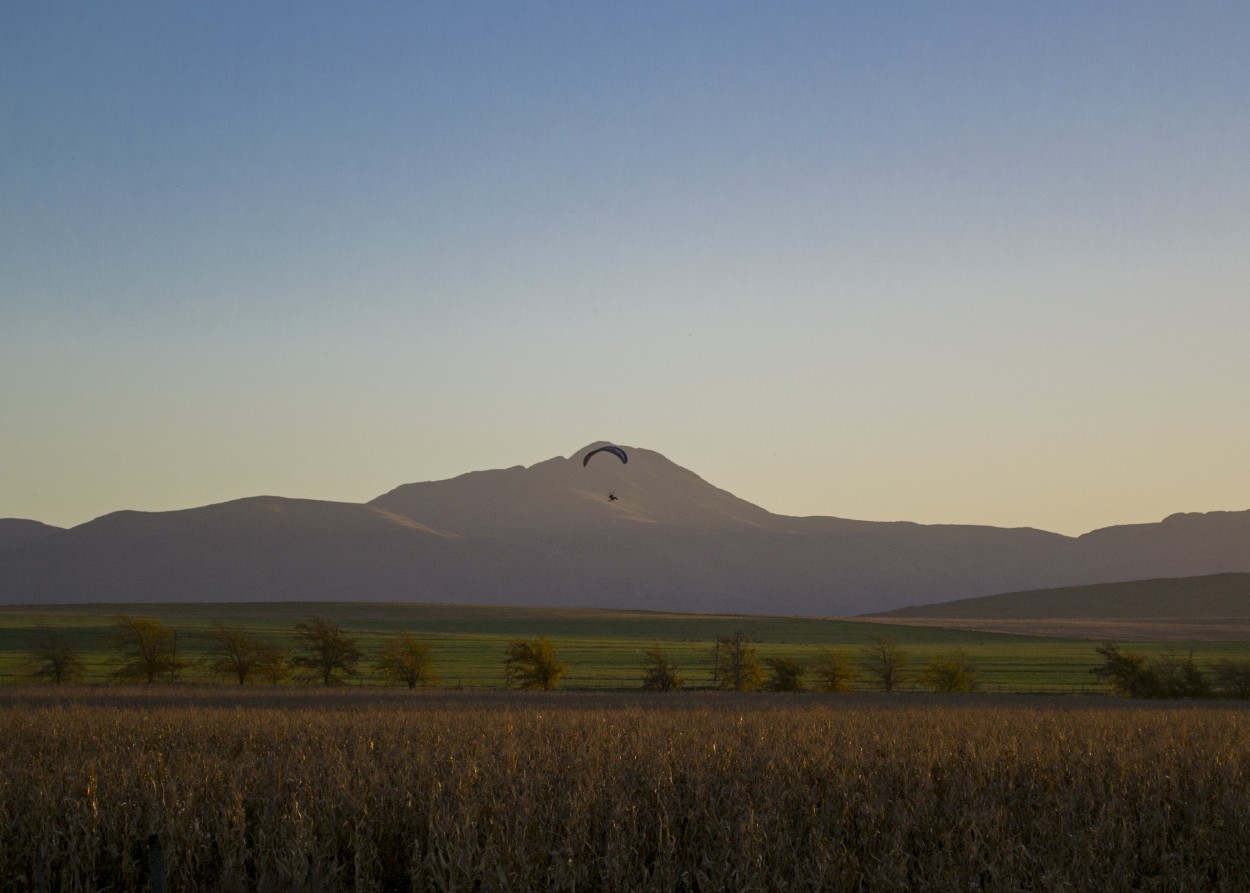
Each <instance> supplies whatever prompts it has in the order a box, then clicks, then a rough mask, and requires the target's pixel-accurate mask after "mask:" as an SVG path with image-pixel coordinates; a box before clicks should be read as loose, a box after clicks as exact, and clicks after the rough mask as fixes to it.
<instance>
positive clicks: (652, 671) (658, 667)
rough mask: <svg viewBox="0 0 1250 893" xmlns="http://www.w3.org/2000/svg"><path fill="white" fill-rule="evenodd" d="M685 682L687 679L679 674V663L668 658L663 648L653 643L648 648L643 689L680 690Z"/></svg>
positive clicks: (643, 675)
mask: <svg viewBox="0 0 1250 893" xmlns="http://www.w3.org/2000/svg"><path fill="white" fill-rule="evenodd" d="M685 684H686V680H684V679H682V678H681V676H680V675H678V670H677V665H676V664H675V663H672V662H671V661H670V660H669V659H668V655H666V654H665V653H664V649H663V648H661V647H660V646H659V645H652V646H651V647H650V648H648V649H647V656H646V663H645V664H644V668H643V674H642V690H643V691H678V690H680V689H681V688H682V686H684V685H685Z"/></svg>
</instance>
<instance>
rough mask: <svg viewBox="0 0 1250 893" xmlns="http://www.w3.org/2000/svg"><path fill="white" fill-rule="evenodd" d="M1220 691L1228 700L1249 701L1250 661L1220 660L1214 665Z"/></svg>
mask: <svg viewBox="0 0 1250 893" xmlns="http://www.w3.org/2000/svg"><path fill="white" fill-rule="evenodd" d="M1215 680H1216V682H1217V683H1219V686H1220V691H1221V692H1223V693H1224V694H1225V695H1227V696H1228V697H1230V698H1239V699H1241V700H1243V701H1244V700H1246V699H1250V660H1228V659H1225V660H1222V661H1220V662H1219V663H1218V664H1216V665H1215Z"/></svg>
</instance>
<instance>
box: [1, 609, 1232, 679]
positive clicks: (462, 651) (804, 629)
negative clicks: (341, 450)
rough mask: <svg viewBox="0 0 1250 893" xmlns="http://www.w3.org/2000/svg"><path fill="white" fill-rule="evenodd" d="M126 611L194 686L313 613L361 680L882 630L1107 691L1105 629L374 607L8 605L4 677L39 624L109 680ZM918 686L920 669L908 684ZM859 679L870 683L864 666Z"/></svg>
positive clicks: (622, 666) (793, 643)
mask: <svg viewBox="0 0 1250 893" xmlns="http://www.w3.org/2000/svg"><path fill="white" fill-rule="evenodd" d="M119 614H129V615H132V616H143V617H152V618H156V619H158V620H160V621H161V622H163V623H165V624H167V625H168V626H169V627H171V628H172V629H174V630H176V631H177V632H178V633H179V639H178V648H179V655H180V656H181V657H183V658H185V659H187V660H189V661H190V666H188V667H187V669H186V670H185V671H184V672H183V673H182V675H181V677H180V679H181V680H182V681H183V682H189V683H211V682H217V681H221V680H220V677H214V676H212V675H211V673H210V671H209V670H208V668H207V658H208V657H209V642H208V639H207V638H206V633H208V632H209V631H211V630H212V629H213V628H214V626H215V625H216V624H218V623H221V622H230V623H233V624H237V625H239V626H241V627H243V628H244V629H246V630H247V631H248V632H249V633H250V634H253V635H255V636H257V637H260V638H263V639H266V640H269V641H272V642H275V643H278V644H280V645H283V646H286V647H288V648H290V647H292V645H293V639H292V633H293V632H294V629H295V626H296V624H298V623H300V622H301V621H304V620H307V619H308V618H309V617H310V616H311V615H313V614H317V615H322V616H325V617H328V618H330V619H331V620H333V621H334V622H336V623H338V624H340V625H342V626H343V627H344V628H345V629H346V630H348V631H349V632H350V633H351V634H352V635H353V636H354V637H356V638H357V639H358V641H359V643H360V645H361V647H362V650H363V651H364V652H365V654H366V659H365V660H364V661H362V664H361V670H362V673H361V675H360V676H359V677H357V678H356V680H355V681H356V682H358V683H362V684H376V683H377V682H378V679H377V678H376V676H375V675H374V674H373V673H372V669H371V667H372V663H371V658H372V655H373V654H375V653H376V652H377V650H378V648H379V647H380V645H381V642H382V640H383V639H384V638H385V637H386V636H389V635H394V634H396V633H398V632H400V631H404V630H407V631H410V632H412V633H413V634H414V635H416V636H417V637H418V638H419V639H421V640H423V641H426V642H428V643H429V644H430V646H431V649H432V652H433V657H434V663H435V668H436V670H437V671H438V673H439V675H440V676H441V677H442V680H443V684H444V685H445V686H447V687H451V688H469V689H481V688H499V687H502V686H503V685H504V676H503V660H504V651H505V648H506V647H507V644H508V643H509V642H510V641H512V640H513V639H516V638H521V637H531V636H540V635H541V636H546V637H548V638H550V639H551V640H552V641H553V642H554V643H555V645H556V648H557V651H558V655H559V658H560V659H561V660H562V661H564V662H566V663H567V664H568V673H567V675H566V676H565V677H564V679H563V681H562V682H561V687H562V688H567V689H573V690H593V691H624V690H631V689H637V688H638V687H639V685H640V679H641V674H642V663H643V656H644V654H645V652H646V650H647V648H649V647H650V646H652V645H655V644H659V645H661V646H662V647H663V648H664V649H665V651H666V653H667V654H668V655H669V657H670V658H671V659H672V660H673V661H675V662H676V663H677V665H678V667H679V669H680V670H681V673H682V675H683V676H684V678H685V680H686V684H687V686H688V687H691V688H698V687H702V686H705V685H707V684H708V682H709V681H710V670H711V659H710V650H711V645H712V643H713V641H714V640H715V639H716V637H718V636H732V635H734V634H735V633H737V632H743V633H746V634H748V635H751V636H754V638H755V644H756V647H757V649H758V652H759V656H760V657H761V659H763V658H769V657H792V658H796V659H798V660H802V661H808V662H810V661H814V660H816V659H817V658H819V657H820V656H821V655H823V654H827V653H828V652H829V651H830V650H832V649H837V650H840V651H842V652H843V653H845V654H846V655H847V657H848V658H849V659H850V661H851V663H852V664H853V665H855V664H857V663H858V662H860V661H861V660H862V649H863V647H864V646H865V645H866V644H868V643H869V642H870V641H871V640H872V638H873V637H874V636H887V637H892V638H896V639H897V640H898V641H899V643H900V645H901V646H902V647H903V648H904V649H905V650H906V651H907V653H908V655H909V657H910V661H911V665H912V667H913V668H914V669H918V668H919V667H921V666H922V665H923V664H924V663H925V662H926V661H927V660H929V659H931V658H932V657H934V656H937V655H941V654H944V653H949V652H950V651H951V650H953V649H954V648H961V649H963V650H964V652H966V653H967V654H968V655H969V656H970V657H971V658H972V659H973V660H974V661H975V662H976V664H977V667H978V669H979V671H980V681H979V686H980V688H981V689H982V690H984V691H990V692H1067V693H1080V692H1087V691H1100V690H1103V689H1102V686H1100V685H1099V684H1098V683H1097V680H1095V679H1094V678H1093V677H1092V676H1091V675H1090V673H1089V669H1090V667H1091V666H1093V665H1094V664H1095V663H1096V662H1097V660H1096V655H1095V654H1094V650H1093V646H1094V644H1095V643H1096V642H1097V641H1098V640H1097V639H1095V640H1084V639H1081V638H1077V637H1073V638H1068V639H1062V638H1054V637H1045V636H1028V635H1008V634H1004V633H1003V632H977V631H968V630H959V629H942V628H927V627H918V626H902V625H888V624H878V623H868V622H864V621H847V620H837V619H829V618H794V617H755V616H736V615H714V614H664V613H653V612H626V611H602V610H575V609H551V608H505V607H469V606H450V605H429V604H367V603H321V604H291V603H284V604H276V603H265V604H237V605H220V604H218V605H189V604H184V605H179V604H166V605H85V606H79V605H75V606H54V607H0V682H4V683H9V684H14V683H21V682H23V681H26V680H29V678H30V670H31V668H30V665H29V662H28V659H27V649H29V648H30V647H31V643H32V641H33V639H34V636H35V631H36V630H37V629H38V628H39V627H55V628H58V629H60V630H63V631H64V632H65V633H66V634H67V635H68V636H69V637H71V638H72V640H73V641H74V642H75V643H76V645H77V646H78V647H79V648H80V649H81V650H82V652H83V654H84V657H85V664H86V666H85V673H84V676H83V678H82V679H81V681H83V682H87V683H104V682H111V681H113V677H112V675H111V674H112V671H113V669H114V663H113V660H114V658H115V657H116V654H115V651H114V650H113V647H112V643H111V636H112V634H113V628H112V622H113V620H114V618H115V617H116V616H117V615H119ZM1128 641H1133V639H1132V638H1131V637H1129V638H1128ZM1134 648H1135V649H1137V650H1141V651H1142V652H1143V653H1146V654H1152V655H1155V654H1188V653H1189V651H1190V650H1192V651H1193V652H1194V657H1195V660H1196V661H1197V662H1198V663H1200V664H1210V663H1214V662H1215V661H1217V660H1220V659H1223V658H1246V657H1250V643H1247V642H1246V641H1224V642H1201V641H1188V642H1165V643H1146V644H1143V645H1141V646H1137V645H1134ZM915 684H916V682H915V679H914V677H913V682H912V683H911V685H915ZM856 686H857V687H858V688H861V689H863V688H872V687H873V685H872V683H871V681H870V680H869V679H868V678H867V677H866V676H864V675H863V674H862V673H861V678H860V679H859V680H858V682H857V683H856ZM906 687H907V686H906V685H905V686H904V688H906Z"/></svg>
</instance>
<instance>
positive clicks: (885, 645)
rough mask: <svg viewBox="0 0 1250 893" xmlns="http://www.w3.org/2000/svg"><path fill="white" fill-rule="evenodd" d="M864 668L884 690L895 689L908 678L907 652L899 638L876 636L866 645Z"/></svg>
mask: <svg viewBox="0 0 1250 893" xmlns="http://www.w3.org/2000/svg"><path fill="white" fill-rule="evenodd" d="M863 654H864V669H865V672H867V674H868V675H869V676H871V677H872V678H873V680H874V681H875V682H876V683H877V684H878V685H880V686H881V688H882V689H883V690H884V691H894V689H896V688H898V687H899V686H900V685H902V684H903V683H904V682H905V681H906V680H907V664H908V660H909V658H908V656H907V652H906V651H904V650H903V648H902V646H900V645H899V643H898V640H897V639H889V638H881V637H877V636H874V637H873V639H872V641H870V642H869V643H868V644H867V645H865V646H864V649H863Z"/></svg>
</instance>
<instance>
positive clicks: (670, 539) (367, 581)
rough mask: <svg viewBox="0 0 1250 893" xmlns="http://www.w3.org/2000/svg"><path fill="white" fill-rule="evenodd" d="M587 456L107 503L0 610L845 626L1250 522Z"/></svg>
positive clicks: (1238, 562) (1201, 556)
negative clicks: (688, 618)
mask: <svg viewBox="0 0 1250 893" xmlns="http://www.w3.org/2000/svg"><path fill="white" fill-rule="evenodd" d="M596 445H597V444H592V445H591V447H593V446H596ZM588 449H590V447H587V448H583V449H582V450H579V451H577V453H575V454H574V455H573V456H572V457H569V458H563V457H556V458H553V459H549V460H547V461H545V462H540V463H538V464H537V465H533V466H531V467H529V468H523V467H521V466H516V467H513V468H505V469H496V470H491V471H477V472H470V473H468V474H464V475H461V476H459V477H456V478H452V479H450V480H443V481H429V482H424V483H413V484H405V485H403V486H400V487H397V488H395V489H394V490H391V491H390V492H389V493H385V494H383V495H381V496H378V497H377V498H376V499H373V500H372V501H370V502H368V503H365V504H357V503H342V502H323V501H317V500H304V499H285V498H280V497H274V496H259V497H253V498H249V499H241V500H236V501H233V502H227V503H222V504H219V505H211V506H203V507H200V508H193V509H186V510H182V511H175V512H132V511H124V512H116V513H113V514H110V515H105V516H104V517H101V518H97V519H95V520H94V521H90V522H88V523H86V524H82V525H79V526H77V527H74V528H71V529H68V530H64V531H59V532H55V533H51V534H49V535H47V536H43V537H41V538H39V539H36V540H34V541H32V542H28V543H26V544H24V545H20V546H17V547H14V548H10V549H7V550H4V551H0V603H8V604H25V603H75V602H79V603H81V602H113V601H125V602H144V601H249V600H266V601H273V600H329V599H335V600H338V599H343V600H369V601H399V600H404V601H439V602H459V603H473V604H514V605H551V606H586V607H610V608H642V609H659V610H681V611H709V612H730V613H733V612H750V613H761V614H811V615H847V614H860V613H866V612H870V611H883V610H888V609H892V608H897V607H901V606H903V605H909V604H918V603H927V602H940V601H948V600H951V599H957V598H965V597H971V596H981V595H990V594H994V593H1001V592H1011V591H1019V590H1025V589H1038V588H1044V587H1056V586H1067V585H1077V584H1087V583H1097V582H1110V581H1115V580H1131V579H1141V578H1146V577H1165V576H1190V575H1195V574H1210V573H1222V572H1231V571H1250V511H1248V512H1216V513H1211V514H1206V515H1174V516H1172V517H1170V518H1167V519H1166V520H1164V521H1163V522H1161V523H1159V524H1142V525H1130V526H1125V527H1113V528H1108V529H1106V530H1100V531H1095V532H1093V533H1090V534H1086V535H1084V536H1081V537H1067V536H1062V535H1059V534H1055V533H1047V532H1045V531H1041V530H1033V529H1029V528H1017V529H1003V528H995V527H979V526H965V525H920V524H912V523H908V522H872V521H853V520H846V519H840V518H828V517H809V518H796V517H789V516H785V515H776V514H773V513H771V512H768V511H766V510H764V509H762V508H760V507H759V506H756V505H752V504H751V503H749V502H746V501H744V500H741V499H739V498H737V497H736V496H734V495H733V494H731V493H728V492H726V491H725V490H721V489H718V488H716V487H714V486H712V485H711V484H709V483H707V482H706V481H704V480H703V479H702V478H700V477H699V476H698V475H696V474H695V473H693V472H691V471H689V470H687V469H684V468H681V467H680V466H678V465H675V464H674V463H672V462H670V461H669V460H668V459H666V458H665V457H664V456H662V455H661V454H659V453H656V452H652V451H650V450H645V449H640V448H634V447H628V448H627V449H628V450H629V456H630V459H629V462H628V464H621V463H620V462H619V461H618V460H617V459H616V458H615V457H613V456H611V455H609V454H600V455H598V456H596V457H594V459H592V460H591V461H590V463H589V464H588V465H586V466H585V467H583V465H582V458H581V457H582V456H583V455H584V454H585V453H586V451H587V450H588ZM609 493H611V494H612V495H614V496H616V497H617V498H616V499H615V500H609V499H608V494H609Z"/></svg>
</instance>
